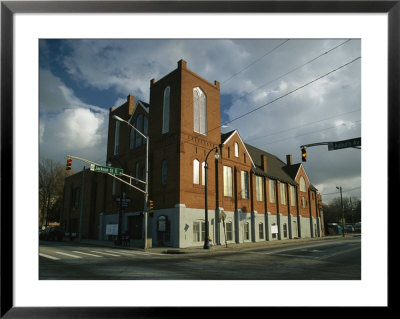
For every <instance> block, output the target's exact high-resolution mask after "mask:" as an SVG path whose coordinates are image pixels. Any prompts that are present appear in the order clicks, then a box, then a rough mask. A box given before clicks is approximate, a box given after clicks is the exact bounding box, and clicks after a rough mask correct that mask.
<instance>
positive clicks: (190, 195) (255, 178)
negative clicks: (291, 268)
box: [61, 60, 324, 247]
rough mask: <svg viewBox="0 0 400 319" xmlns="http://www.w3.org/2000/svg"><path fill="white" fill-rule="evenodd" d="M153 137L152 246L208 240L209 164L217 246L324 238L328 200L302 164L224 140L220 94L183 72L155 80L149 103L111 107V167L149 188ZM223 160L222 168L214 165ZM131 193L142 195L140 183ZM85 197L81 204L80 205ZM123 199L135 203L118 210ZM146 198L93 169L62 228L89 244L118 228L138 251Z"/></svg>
mask: <svg viewBox="0 0 400 319" xmlns="http://www.w3.org/2000/svg"><path fill="white" fill-rule="evenodd" d="M114 115H117V116H118V117H120V118H122V119H124V120H126V121H128V120H130V123H131V124H132V125H134V126H135V127H136V128H137V129H138V130H139V131H141V132H143V134H144V135H145V136H148V137H149V145H148V146H149V186H148V187H149V199H151V200H152V201H153V203H154V212H153V214H151V217H149V218H148V220H147V234H148V238H149V239H148V243H149V245H153V246H170V247H191V246H201V245H203V243H204V238H205V233H206V232H205V160H206V156H207V155H209V156H208V158H207V164H208V192H207V198H208V200H207V202H208V225H209V234H210V241H211V244H212V245H225V243H226V242H227V243H228V244H229V243H244V242H258V241H265V240H290V239H293V238H305V237H320V236H323V235H324V234H323V229H324V227H323V224H322V223H323V218H322V214H323V212H322V199H321V195H320V194H318V192H317V189H316V188H315V187H313V185H312V184H311V183H310V181H309V179H308V177H307V174H306V172H305V169H304V167H303V165H302V164H301V163H299V164H293V163H292V156H291V155H287V156H286V161H285V162H283V161H281V160H280V159H279V158H277V157H276V156H274V155H272V154H270V153H267V152H265V151H263V150H260V149H258V148H256V147H254V146H251V145H249V144H246V143H244V142H243V140H242V138H241V137H240V134H239V132H238V131H237V130H234V131H231V132H228V133H224V134H221V129H220V125H221V122H220V86H219V83H218V82H217V81H215V82H214V83H210V82H208V81H207V80H205V79H203V78H201V77H200V76H198V75H197V74H195V73H193V72H192V71H190V70H189V69H188V68H187V65H186V62H185V61H183V60H180V61H179V62H178V67H177V69H175V70H174V71H172V72H171V73H169V74H168V75H166V76H165V77H163V78H162V79H160V80H158V81H156V80H154V79H152V80H151V81H150V101H149V103H146V102H143V101H135V98H134V97H133V96H131V95H129V96H128V97H127V101H126V103H124V104H123V105H121V106H119V107H118V108H115V109H114V108H110V111H109V127H108V144H107V161H108V162H109V163H110V164H111V166H113V167H118V168H122V169H123V170H124V173H125V174H127V175H130V176H132V177H134V178H137V179H139V180H145V174H146V170H145V162H146V146H147V145H146V144H147V140H146V139H144V138H143V137H142V136H141V135H140V134H138V133H137V132H135V130H134V129H132V128H131V127H130V126H129V125H127V124H126V123H123V122H119V121H117V120H115V119H114V118H113V116H114ZM215 150H217V151H218V154H219V157H218V159H217V158H216V157H215V156H214V155H215ZM132 185H133V186H135V187H137V188H139V189H142V190H143V189H144V186H143V184H142V183H141V182H140V181H137V180H132ZM82 195H83V196H82ZM118 198H128V199H129V200H130V201H129V202H126V204H125V205H124V206H123V207H121V205H120V203H121V202H118V201H117V199H118ZM144 203H145V200H144V195H143V193H142V192H140V191H139V190H137V189H135V188H133V187H130V186H129V185H126V184H124V183H121V182H119V181H118V180H116V179H114V178H113V177H112V176H111V175H107V174H102V173H96V172H93V171H90V170H89V169H86V170H84V171H82V172H79V173H77V174H74V175H72V176H70V177H68V178H67V179H66V182H65V196H64V211H63V216H62V221H61V223H62V225H63V227H64V228H65V230H66V231H69V232H77V233H79V232H81V236H82V238H92V239H100V240H111V239H112V236H111V237H110V236H109V235H108V234H107V232H106V229H107V225H121V226H120V231H122V232H125V231H128V232H129V234H130V238H131V244H132V245H137V246H140V245H141V244H140V243H141V242H143V238H144V237H143V236H144V227H145V223H144V215H143V213H142V212H143V210H144Z"/></svg>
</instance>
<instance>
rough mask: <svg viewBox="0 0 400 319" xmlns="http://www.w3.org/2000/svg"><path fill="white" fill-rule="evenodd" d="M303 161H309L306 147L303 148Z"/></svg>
mask: <svg viewBox="0 0 400 319" xmlns="http://www.w3.org/2000/svg"><path fill="white" fill-rule="evenodd" d="M301 161H302V162H307V151H306V148H305V147H302V148H301Z"/></svg>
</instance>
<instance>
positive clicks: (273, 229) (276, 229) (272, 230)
mask: <svg viewBox="0 0 400 319" xmlns="http://www.w3.org/2000/svg"><path fill="white" fill-rule="evenodd" d="M271 233H272V234H277V233H278V226H277V225H272V226H271Z"/></svg>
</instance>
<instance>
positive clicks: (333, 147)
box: [328, 137, 361, 151]
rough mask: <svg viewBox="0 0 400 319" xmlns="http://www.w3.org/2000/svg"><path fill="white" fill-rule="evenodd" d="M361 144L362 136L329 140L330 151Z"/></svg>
mask: <svg viewBox="0 0 400 319" xmlns="http://www.w3.org/2000/svg"><path fill="white" fill-rule="evenodd" d="M359 146H361V137H358V138H351V139H349V140H344V141H337V142H329V143H328V151H333V150H339V149H342V148H348V147H359Z"/></svg>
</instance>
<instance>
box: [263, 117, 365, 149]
mask: <svg viewBox="0 0 400 319" xmlns="http://www.w3.org/2000/svg"><path fill="white" fill-rule="evenodd" d="M358 122H361V120H359V121H355V122H354V123H358ZM342 125H344V124H338V125H334V126H331V127H328V128H324V129H321V130H318V131H313V132H309V133H305V134H301V135H296V136H291V137H288V138H284V139H281V140H278V141H274V142H270V143H267V144H262V145H261V146H265V145H270V144H274V143H278V142H282V141H286V140H288V139H291V138H295V137H302V136H306V135H310V134H314V133H318V132H322V131H327V130H330V129H333V128H336V127H339V126H342Z"/></svg>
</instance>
